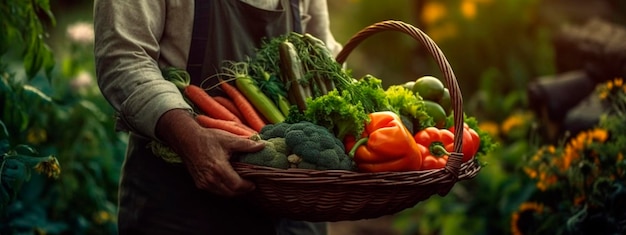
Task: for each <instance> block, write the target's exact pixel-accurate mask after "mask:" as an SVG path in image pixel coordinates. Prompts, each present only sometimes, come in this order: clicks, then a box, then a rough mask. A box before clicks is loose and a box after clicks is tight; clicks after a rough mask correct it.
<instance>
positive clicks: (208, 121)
mask: <svg viewBox="0 0 626 235" xmlns="http://www.w3.org/2000/svg"><path fill="white" fill-rule="evenodd" d="M196 121H197V122H198V124H200V126H202V127H205V128H215V129H220V130H224V131H228V132H230V133H233V134H235V135H240V136H243V137H245V138H248V137H250V136H252V135H254V134H256V133H257V132H256V131H254V130H252V129H250V127H248V126H246V125H244V124H241V123H239V122H235V121H228V120H223V119H217V118H212V117H209V116H207V115H203V114H199V115H196Z"/></svg>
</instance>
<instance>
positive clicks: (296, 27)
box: [289, 0, 302, 33]
mask: <svg viewBox="0 0 626 235" xmlns="http://www.w3.org/2000/svg"><path fill="white" fill-rule="evenodd" d="M289 3H290V4H289V5H290V6H291V18H292V19H293V21H292V22H293V23H292V26H293V31H294V32H296V33H302V23H300V0H290V1H289Z"/></svg>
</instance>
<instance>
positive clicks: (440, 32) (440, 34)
mask: <svg viewBox="0 0 626 235" xmlns="http://www.w3.org/2000/svg"><path fill="white" fill-rule="evenodd" d="M427 33H428V35H429V36H430V38H432V39H433V41H435V42H440V41H443V40H445V39H449V38H454V37H455V36H456V35H457V34H458V28H457V26H456V25H455V24H453V23H452V22H445V23H444V24H442V25H441V26H437V27H431V28H428V29H427Z"/></svg>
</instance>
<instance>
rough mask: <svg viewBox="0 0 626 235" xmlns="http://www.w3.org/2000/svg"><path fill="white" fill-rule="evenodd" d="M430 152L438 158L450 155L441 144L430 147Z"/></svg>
mask: <svg viewBox="0 0 626 235" xmlns="http://www.w3.org/2000/svg"><path fill="white" fill-rule="evenodd" d="M430 152H431V153H432V154H433V156H437V157H441V156H446V155H450V152H448V150H446V148H444V147H443V145H441V143H440V142H436V143H432V144H431V145H430Z"/></svg>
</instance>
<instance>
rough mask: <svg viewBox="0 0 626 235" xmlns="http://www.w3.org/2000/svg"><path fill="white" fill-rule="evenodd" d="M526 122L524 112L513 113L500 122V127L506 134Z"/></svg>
mask: <svg viewBox="0 0 626 235" xmlns="http://www.w3.org/2000/svg"><path fill="white" fill-rule="evenodd" d="M524 122H526V116H525V115H524V114H519V113H517V114H513V115H510V116H509V117H508V118H507V119H505V120H504V122H502V127H501V128H500V129H501V130H502V132H503V133H505V134H507V133H509V132H510V131H511V130H513V129H514V128H516V127H519V126H522V125H523V124H524Z"/></svg>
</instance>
